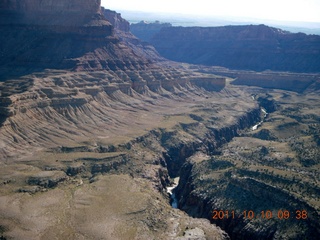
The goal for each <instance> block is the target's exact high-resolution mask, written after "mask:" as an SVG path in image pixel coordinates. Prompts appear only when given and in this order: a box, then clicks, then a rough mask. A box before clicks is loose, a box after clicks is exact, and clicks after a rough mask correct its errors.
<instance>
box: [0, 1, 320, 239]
mask: <svg viewBox="0 0 320 240" xmlns="http://www.w3.org/2000/svg"><path fill="white" fill-rule="evenodd" d="M243 28H245V27H241V28H240V30H241V29H242V30H243ZM235 29H237V27H235ZM245 29H247V28H245ZM261 29H262V30H261ZM222 30H225V29H222ZM238 30H239V29H238ZM249 30H250V31H249V32H248V33H247V34H248V35H246V36H249V37H250V36H251V35H250V34H252V31H253V32H254V31H256V30H259V31H258V33H257V36H258V40H259V39H260V40H261V36H264V34H265V31H267V33H268V36H269V35H270V34H271V35H272V36H273V34H275V33H274V31H276V30H275V29H271V30H272V31H271V32H270V31H269V30H270V29H269V30H268V28H267V27H265V26H259V27H251V28H249ZM260 30H261V31H260ZM283 34H286V33H283ZM202 35H203V34H202ZM202 35H201V36H202ZM254 36H256V35H254ZM163 37H165V35H163V36H162V38H159V39H163ZM290 37H293V36H291V35H290ZM254 39H255V38H252V39H251V40H250V41H252V42H251V43H252V44H253V45H254V46H256V45H255V42H254ZM312 39H317V37H314V38H312ZM312 39H311V40H312ZM311 40H310V41H311ZM310 44H311V43H310ZM196 45H197V44H196ZM311 45H312V44H311ZM308 46H309V44H308ZM0 55H1V59H0V65H1V66H0V168H1V174H0V239H79V240H80V239H92V240H93V239H108V240H109V239H112V240H114V239H119V240H123V239H139V240H150V239H154V240H158V239H163V240H186V239H190V238H191V239H201V240H204V239H209V240H221V239H303V238H304V237H306V236H307V237H308V239H311V240H313V239H316V237H317V236H318V235H319V234H320V233H319V229H320V226H319V222H320V219H319V212H320V205H319V202H320V189H319V179H320V173H319V166H320V165H319V164H320V157H319V156H320V152H319V131H318V129H319V127H320V126H319V121H320V119H319V116H320V104H319V82H320V80H319V79H320V77H319V74H316V73H312V74H311V73H292V72H290V73H288V72H271V71H267V72H262V73H261V72H253V71H247V70H245V71H237V70H230V69H226V68H223V67H212V66H201V65H191V64H182V63H177V62H172V61H169V60H167V59H165V58H164V57H163V56H161V55H160V54H159V53H158V52H157V51H156V49H155V47H153V46H152V45H150V44H149V43H146V42H144V41H142V40H140V39H138V38H137V37H135V36H134V35H133V34H132V33H131V32H130V26H129V23H128V22H127V21H126V20H125V19H123V18H122V17H121V15H120V14H119V13H116V12H114V11H111V10H108V9H105V8H102V7H101V6H100V1H91V0H81V1H75V0H72V1H66V0H58V1H52V0H24V1H17V0H6V1H2V2H1V3H0ZM218 56H219V55H217V57H218ZM244 62H245V61H243V63H244ZM313 69H315V67H314V66H313V65H312V66H311V65H310V68H309V69H308V71H313ZM262 108H263V109H265V110H266V112H268V115H267V116H266V114H265V112H263V111H261V109H262ZM262 121H263V123H262ZM259 123H260V125H259V127H257V128H254V129H252V126H255V125H257V124H259ZM177 177H179V184H178V186H177V187H176V188H175V190H174V194H175V197H176V199H175V200H176V201H175V203H174V204H175V205H176V206H177V208H173V207H172V206H171V205H170V196H169V195H170V194H169V193H170V191H169V193H168V192H167V191H168V190H170V189H168V188H170V186H172V185H173V184H174V179H176V178H177ZM176 184H177V183H176ZM215 210H219V211H224V213H225V212H226V211H229V213H231V212H232V211H234V212H233V214H234V215H235V216H232V217H231V216H229V218H227V217H226V216H224V215H225V214H224V215H223V216H222V217H221V218H219V219H214V216H215V215H214V211H215ZM250 210H251V211H254V213H255V215H256V216H257V215H258V214H260V213H261V212H262V211H265V212H267V211H268V216H269V217H270V214H271V213H270V211H271V212H272V215H273V217H272V218H271V217H270V219H263V218H261V217H260V218H252V219H249V218H248V216H245V213H247V212H249V211H250ZM285 210H287V211H290V213H291V216H290V219H289V218H288V219H279V217H278V216H279V215H278V214H279V211H283V212H284V211H285ZM244 211H247V212H244ZM297 211H300V212H297ZM299 213H300V215H299ZM297 214H298V215H297ZM250 216H251V215H250ZM286 216H287V215H286ZM297 217H300V218H299V219H297Z"/></svg>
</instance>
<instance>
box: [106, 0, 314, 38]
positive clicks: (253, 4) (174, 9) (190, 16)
mask: <svg viewBox="0 0 320 240" xmlns="http://www.w3.org/2000/svg"><path fill="white" fill-rule="evenodd" d="M102 6H104V7H105V8H107V9H111V10H115V11H117V12H120V13H121V14H122V16H123V17H124V18H126V19H127V20H128V21H130V22H136V21H141V20H148V21H154V20H160V21H169V22H171V23H173V25H182V26H192V25H193V26H194V25H197V26H211V25H212V26H217V25H226V24H237V23H256V24H267V25H273V26H277V27H284V28H286V27H287V29H288V30H291V31H294V32H298V31H303V32H306V33H316V34H319V33H320V14H319V13H320V1H319V0H268V1H266V0H261V1H256V0H242V1H239V0H224V1H221V0H219V1H217V0H197V1H185V0H161V1H159V0H156V1H150V0H149V1H146V0H135V1H127V0H102Z"/></svg>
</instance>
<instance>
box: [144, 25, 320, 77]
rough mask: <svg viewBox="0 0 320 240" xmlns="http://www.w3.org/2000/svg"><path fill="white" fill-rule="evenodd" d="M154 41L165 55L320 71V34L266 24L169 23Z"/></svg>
mask: <svg viewBox="0 0 320 240" xmlns="http://www.w3.org/2000/svg"><path fill="white" fill-rule="evenodd" d="M150 43H151V44H152V45H154V46H155V48H156V49H157V51H158V52H159V53H160V54H161V55H162V56H164V57H166V58H168V59H170V60H174V61H179V62H188V63H194V64H204V65H211V66H223V67H227V68H231V69H246V70H248V69H250V70H255V71H262V70H267V69H269V70H275V71H292V72H320V64H319V63H320V57H319V56H320V54H319V53H320V36H317V35H306V34H303V33H290V32H286V31H283V30H281V29H277V28H272V27H268V26H265V25H258V26H255V25H249V26H225V27H203V28H201V27H167V28H162V29H161V31H160V32H159V33H157V34H156V35H154V37H153V38H152V39H151V40H150Z"/></svg>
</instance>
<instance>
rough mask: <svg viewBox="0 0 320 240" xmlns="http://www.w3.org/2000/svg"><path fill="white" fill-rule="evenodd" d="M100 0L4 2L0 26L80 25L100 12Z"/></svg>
mask: <svg viewBox="0 0 320 240" xmlns="http://www.w3.org/2000/svg"><path fill="white" fill-rule="evenodd" d="M100 2H101V1H100V0H93V1H90V0H78V1H77V0H71V1H65V0H57V1H53V0H43V1H41V0H21V1H19V0H4V1H2V2H1V3H0V13H1V17H0V20H1V24H22V25H25V24H34V25H57V24H58V25H66V26H72V25H82V24H84V23H85V22H86V21H89V20H90V18H91V17H92V16H93V15H94V14H97V13H98V12H100Z"/></svg>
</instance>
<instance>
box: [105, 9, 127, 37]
mask: <svg viewBox="0 0 320 240" xmlns="http://www.w3.org/2000/svg"><path fill="white" fill-rule="evenodd" d="M102 12H103V14H104V16H105V17H106V18H107V19H108V21H109V22H110V23H111V24H112V26H113V27H114V28H115V29H118V30H120V31H123V32H129V31H130V23H129V22H128V21H127V20H125V19H123V18H122V17H121V14H120V13H117V12H115V11H111V10H109V9H104V8H103V9H102Z"/></svg>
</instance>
